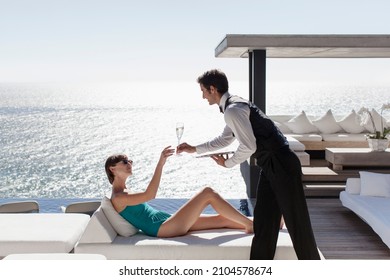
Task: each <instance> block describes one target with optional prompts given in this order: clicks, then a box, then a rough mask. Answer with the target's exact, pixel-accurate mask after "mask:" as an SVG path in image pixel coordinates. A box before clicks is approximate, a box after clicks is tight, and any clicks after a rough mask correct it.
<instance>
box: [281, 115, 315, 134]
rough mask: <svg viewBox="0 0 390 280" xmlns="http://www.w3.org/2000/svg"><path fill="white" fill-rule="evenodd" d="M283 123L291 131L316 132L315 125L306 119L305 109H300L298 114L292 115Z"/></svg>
mask: <svg viewBox="0 0 390 280" xmlns="http://www.w3.org/2000/svg"><path fill="white" fill-rule="evenodd" d="M284 124H285V125H287V126H288V128H290V129H291V131H292V132H293V133H311V132H318V129H317V127H315V126H314V125H313V124H312V122H311V121H310V120H309V119H308V117H307V116H306V113H305V111H302V112H301V113H300V114H298V115H297V116H295V117H293V118H292V119H291V120H289V121H288V122H285V123H284Z"/></svg>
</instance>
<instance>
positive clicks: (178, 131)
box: [176, 122, 184, 146]
mask: <svg viewBox="0 0 390 280" xmlns="http://www.w3.org/2000/svg"><path fill="white" fill-rule="evenodd" d="M183 132H184V123H182V122H178V123H176V136H177V145H178V146H179V145H180V139H181V137H182V136H183Z"/></svg>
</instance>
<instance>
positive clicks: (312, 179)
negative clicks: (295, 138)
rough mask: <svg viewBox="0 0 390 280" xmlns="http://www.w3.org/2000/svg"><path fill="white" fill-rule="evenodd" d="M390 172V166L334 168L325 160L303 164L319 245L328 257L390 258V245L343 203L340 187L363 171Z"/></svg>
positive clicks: (312, 219)
mask: <svg viewBox="0 0 390 280" xmlns="http://www.w3.org/2000/svg"><path fill="white" fill-rule="evenodd" d="M360 170H366V171H371V172H378V173H390V168H381V169H378V168H375V167H371V168H367V167H360V168H359V167H354V168H346V169H343V170H332V169H331V168H329V167H328V163H327V162H326V161H325V160H321V159H315V160H311V166H309V167H303V168H302V172H303V178H302V179H303V185H304V190H305V194H306V200H307V204H308V207H309V213H310V217H311V222H312V227H313V231H314V235H315V237H316V241H317V246H318V247H319V248H320V250H321V252H322V253H323V255H324V257H325V258H326V259H390V249H389V248H388V247H387V246H386V244H384V243H383V242H382V240H381V239H380V237H379V236H378V235H377V234H376V233H375V232H374V231H373V230H372V228H371V227H370V226H369V225H367V224H366V223H365V222H364V221H363V220H362V219H360V218H359V217H358V216H357V215H356V214H355V213H354V212H352V211H351V210H349V209H347V208H345V207H343V206H342V204H341V201H340V200H339V194H340V191H342V190H344V189H345V183H346V180H347V179H348V178H358V177H359V171H360Z"/></svg>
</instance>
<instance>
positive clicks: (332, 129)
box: [313, 109, 342, 134]
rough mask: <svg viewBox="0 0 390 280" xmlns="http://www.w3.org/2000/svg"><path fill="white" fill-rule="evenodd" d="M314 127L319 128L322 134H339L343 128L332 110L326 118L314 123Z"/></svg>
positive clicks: (323, 117)
mask: <svg viewBox="0 0 390 280" xmlns="http://www.w3.org/2000/svg"><path fill="white" fill-rule="evenodd" d="M313 124H314V126H316V127H317V128H318V130H319V131H321V133H324V134H332V133H336V132H339V131H340V130H341V129H342V128H341V126H339V125H338V124H337V122H336V119H335V118H334V116H333V113H332V110H330V109H329V110H328V111H327V112H326V113H325V115H324V116H322V117H321V118H319V119H317V120H314V121H313Z"/></svg>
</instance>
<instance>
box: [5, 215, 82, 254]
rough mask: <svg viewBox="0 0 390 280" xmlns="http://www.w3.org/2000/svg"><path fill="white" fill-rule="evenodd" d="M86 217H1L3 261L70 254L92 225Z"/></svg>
mask: <svg viewBox="0 0 390 280" xmlns="http://www.w3.org/2000/svg"><path fill="white" fill-rule="evenodd" d="M89 219H90V218H89V216H88V215H86V214H74V213H72V214H63V213H34V214H1V215H0V258H1V257H2V256H3V257H4V256H7V255H9V254H29V253H69V252H70V251H72V249H73V248H74V246H75V245H76V243H77V241H78V240H79V239H80V237H81V235H82V234H83V231H84V229H85V228H86V227H87V224H88V222H89Z"/></svg>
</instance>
